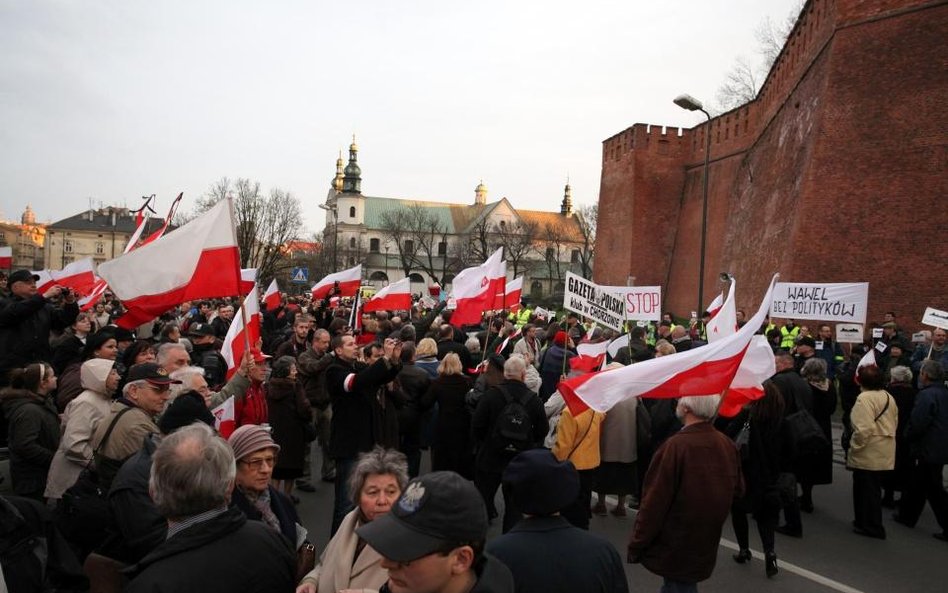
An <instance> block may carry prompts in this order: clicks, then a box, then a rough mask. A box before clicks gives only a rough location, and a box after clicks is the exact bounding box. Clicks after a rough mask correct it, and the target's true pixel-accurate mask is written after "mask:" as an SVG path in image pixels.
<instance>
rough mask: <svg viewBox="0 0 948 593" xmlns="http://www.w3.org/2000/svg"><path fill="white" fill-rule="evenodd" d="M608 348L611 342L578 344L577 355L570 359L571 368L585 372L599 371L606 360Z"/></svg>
mask: <svg viewBox="0 0 948 593" xmlns="http://www.w3.org/2000/svg"><path fill="white" fill-rule="evenodd" d="M608 350H609V342H598V343H596V344H589V343H582V344H579V345H577V346H576V356H574V357H572V358H570V359H569V368H571V369H573V370H574V371H582V372H584V373H591V372H593V371H598V370H599V369H600V368H601V367H602V365H603V363H605V362H606V352H607V351H608Z"/></svg>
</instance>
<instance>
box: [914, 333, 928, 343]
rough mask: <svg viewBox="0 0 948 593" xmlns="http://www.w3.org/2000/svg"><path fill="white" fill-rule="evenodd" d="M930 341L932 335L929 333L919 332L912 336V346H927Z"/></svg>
mask: <svg viewBox="0 0 948 593" xmlns="http://www.w3.org/2000/svg"><path fill="white" fill-rule="evenodd" d="M930 339H932V333H931V332H930V331H920V332H915V333H914V334H912V343H913V344H927V343H928V340H930Z"/></svg>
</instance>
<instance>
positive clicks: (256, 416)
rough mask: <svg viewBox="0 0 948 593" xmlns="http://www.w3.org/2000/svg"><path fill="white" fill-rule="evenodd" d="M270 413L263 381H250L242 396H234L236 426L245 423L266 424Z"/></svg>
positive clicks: (238, 426)
mask: <svg viewBox="0 0 948 593" xmlns="http://www.w3.org/2000/svg"><path fill="white" fill-rule="evenodd" d="M269 417H270V413H269V411H268V410H267V395H266V391H265V390H264V388H263V383H258V382H256V381H250V385H249V386H248V387H247V389H246V391H244V395H243V397H235V398H234V423H235V426H236V427H237V428H240V427H241V426H244V425H246V424H266V423H267V422H269Z"/></svg>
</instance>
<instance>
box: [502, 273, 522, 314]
mask: <svg viewBox="0 0 948 593" xmlns="http://www.w3.org/2000/svg"><path fill="white" fill-rule="evenodd" d="M521 294H523V276H517V277H516V278H514V279H513V280H511V281H510V282H508V283H507V288H506V291H505V293H504V309H507V310H509V311H517V310H519V309H520V295H521Z"/></svg>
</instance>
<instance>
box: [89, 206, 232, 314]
mask: <svg viewBox="0 0 948 593" xmlns="http://www.w3.org/2000/svg"><path fill="white" fill-rule="evenodd" d="M99 275H100V276H102V278H104V279H105V281H106V282H108V283H109V286H110V287H111V288H112V291H113V292H114V293H115V296H117V297H118V298H119V299H121V300H122V304H123V305H124V306H125V308H126V309H127V312H126V313H125V314H124V315H122V316H121V317H120V318H119V319H118V320H117V321H116V323H117V325H119V326H120V327H124V328H126V329H132V328H134V327H138V326H139V325H141V324H142V323H145V322H147V321H151V320H152V319H154V318H155V317H157V316H159V315H161V314H162V313H164V312H165V311H167V310H169V309H171V308H173V307H176V306H177V305H179V304H181V303H183V302H184V301H193V300H196V299H205V298H215V297H223V296H232V295H235V294H238V293H239V286H238V284H239V280H240V252H239V249H238V247H237V236H236V233H235V232H234V220H233V214H232V213H231V205H230V199H229V198H228V199H224V200H221V201H220V202H218V203H217V205H216V206H214V207H213V208H211V209H210V210H208V211H207V212H205V213H204V214H202V215H201V216H199V217H198V218H195V219H194V220H192V221H191V222H189V223H188V224H186V225H184V226H182V227H181V228H179V229H177V230H176V231H175V232H173V233H171V234H169V235H166V236H164V237H162V238H160V239H157V240H155V241H153V242H152V243H149V244H148V245H145V246H143V247H139V248H138V249H135V250H134V251H130V252H128V253H126V254H125V255H122V256H120V257H118V258H116V259H113V260H111V261H107V262H104V263H102V264H99Z"/></svg>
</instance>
